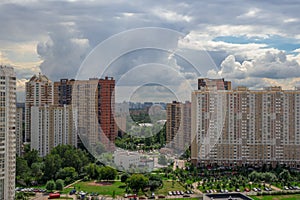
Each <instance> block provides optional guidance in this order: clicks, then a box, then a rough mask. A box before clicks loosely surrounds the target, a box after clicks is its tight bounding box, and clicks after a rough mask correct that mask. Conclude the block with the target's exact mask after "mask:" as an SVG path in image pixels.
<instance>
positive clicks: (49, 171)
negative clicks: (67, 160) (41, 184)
mask: <svg viewBox="0 0 300 200" xmlns="http://www.w3.org/2000/svg"><path fill="white" fill-rule="evenodd" d="M61 164H62V160H61V158H60V156H59V155H57V154H55V155H52V154H48V155H47V156H46V157H45V166H46V167H45V175H44V178H45V179H46V180H51V179H54V178H55V175H56V173H57V172H58V171H59V169H60V168H61Z"/></svg>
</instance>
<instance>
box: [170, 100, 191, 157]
mask: <svg viewBox="0 0 300 200" xmlns="http://www.w3.org/2000/svg"><path fill="white" fill-rule="evenodd" d="M166 142H167V144H168V146H170V147H171V148H173V149H175V150H179V151H182V150H185V149H186V148H188V147H189V146H190V144H191V103H190V102H185V103H180V102H176V101H173V102H172V103H168V104H167V124H166Z"/></svg>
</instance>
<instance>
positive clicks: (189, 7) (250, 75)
mask: <svg viewBox="0 0 300 200" xmlns="http://www.w3.org/2000/svg"><path fill="white" fill-rule="evenodd" d="M299 7H300V2H299V1H296V0H289V1H287V0H273V1H260V0H252V1H240V0H236V1H233V0H215V1H208V0H202V1H187V0H186V1H169V0H166V1H152V0H149V1H147V0H145V1H139V0H131V1H125V0H116V1H107V0H99V1H96V0H94V1H93V0H59V1H52V0H51V1H50V0H49V1H38V0H2V1H1V2H0V27H1V32H0V59H1V65H10V66H13V67H14V68H15V71H16V75H17V92H18V101H24V90H25V89H24V86H25V82H26V81H28V79H29V78H30V77H31V76H33V75H34V74H37V73H39V72H41V73H43V74H45V75H46V76H48V77H49V78H50V79H51V80H52V81H58V80H59V79H61V78H76V79H80V78H82V77H83V76H82V77H81V75H82V72H83V71H85V72H88V73H87V74H88V75H90V76H103V75H109V76H113V77H115V79H116V81H117V85H119V86H120V87H119V88H121V86H122V88H126V87H127V88H129V87H130V86H132V87H134V88H135V89H130V90H129V91H130V92H128V90H125V89H124V90H123V89H119V90H118V89H117V90H116V91H119V93H118V95H119V96H122V97H124V98H125V99H126V98H127V100H136V101H138V100H140V99H139V97H138V96H143V97H145V98H148V99H150V100H152V99H151V98H153V97H157V99H155V98H154V99H153V101H156V100H157V101H160V100H161V99H160V96H163V95H159V93H156V95H153V94H154V93H155V92H162V91H163V92H164V91H169V93H170V95H169V97H170V98H173V96H174V94H175V96H177V97H178V98H180V97H181V96H184V95H185V94H184V93H186V91H187V88H189V89H191V88H192V89H193V88H194V87H195V83H196V81H195V80H196V79H197V78H198V77H200V76H201V77H210V78H219V77H222V78H225V79H227V80H231V81H232V82H233V85H234V86H238V85H243V86H247V87H249V88H251V89H261V88H263V87H266V86H274V85H276V86H282V87H283V88H284V89H293V88H294V86H297V85H299V84H300V33H299V32H300V31H299V30H300V21H299V20H300V14H299ZM149 27H152V28H149ZM139 47H141V48H139ZM149 47H150V48H149ZM124 49H126V50H127V51H122V50H124ZM93 59H94V60H93ZM91 60H92V61H91ZM104 61H105V62H104ZM97 62H98V65H97V64H96V63H97ZM91 63H93V64H95V66H97V67H98V68H97V67H96V68H91V65H93V64H91ZM104 65H105V66H104ZM100 68H101V69H100ZM100 72H102V73H100ZM149 85H152V86H153V87H152V88H151V89H149ZM170 85H173V86H174V88H173V89H172V88H171V89H170V87H169V86H170ZM175 86H176V87H175ZM189 89H188V90H189ZM137 91H138V92H139V93H140V95H136V93H137ZM170 91H171V92H170ZM128 94H131V95H128ZM133 94H134V95H133ZM126 95H127V96H126ZM187 95H189V94H187ZM122 97H120V99H122ZM133 97H134V98H135V99H132V98H133ZM124 98H123V99H124ZM187 98H188V97H187Z"/></svg>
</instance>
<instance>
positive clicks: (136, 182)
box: [127, 174, 149, 192]
mask: <svg viewBox="0 0 300 200" xmlns="http://www.w3.org/2000/svg"><path fill="white" fill-rule="evenodd" d="M148 183H149V179H148V178H147V177H145V176H144V175H142V174H133V175H132V176H131V177H130V178H128V180H127V184H128V187H129V188H131V189H132V190H133V191H135V192H138V191H139V190H140V189H141V190H144V188H145V187H146V186H147V185H148Z"/></svg>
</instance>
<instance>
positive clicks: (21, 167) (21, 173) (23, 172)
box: [16, 157, 31, 185]
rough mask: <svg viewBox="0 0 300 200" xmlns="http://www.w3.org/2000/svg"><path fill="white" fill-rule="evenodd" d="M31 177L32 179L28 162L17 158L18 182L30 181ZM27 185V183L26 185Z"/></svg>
mask: <svg viewBox="0 0 300 200" xmlns="http://www.w3.org/2000/svg"><path fill="white" fill-rule="evenodd" d="M30 177H31V170H30V168H29V167H28V164H27V161H26V160H25V159H24V158H21V157H17V159H16V179H17V180H18V181H21V180H22V181H25V180H28V179H29V178H30ZM25 182H26V181H25ZM29 182H30V181H29ZM25 184H26V185H27V183H25Z"/></svg>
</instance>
